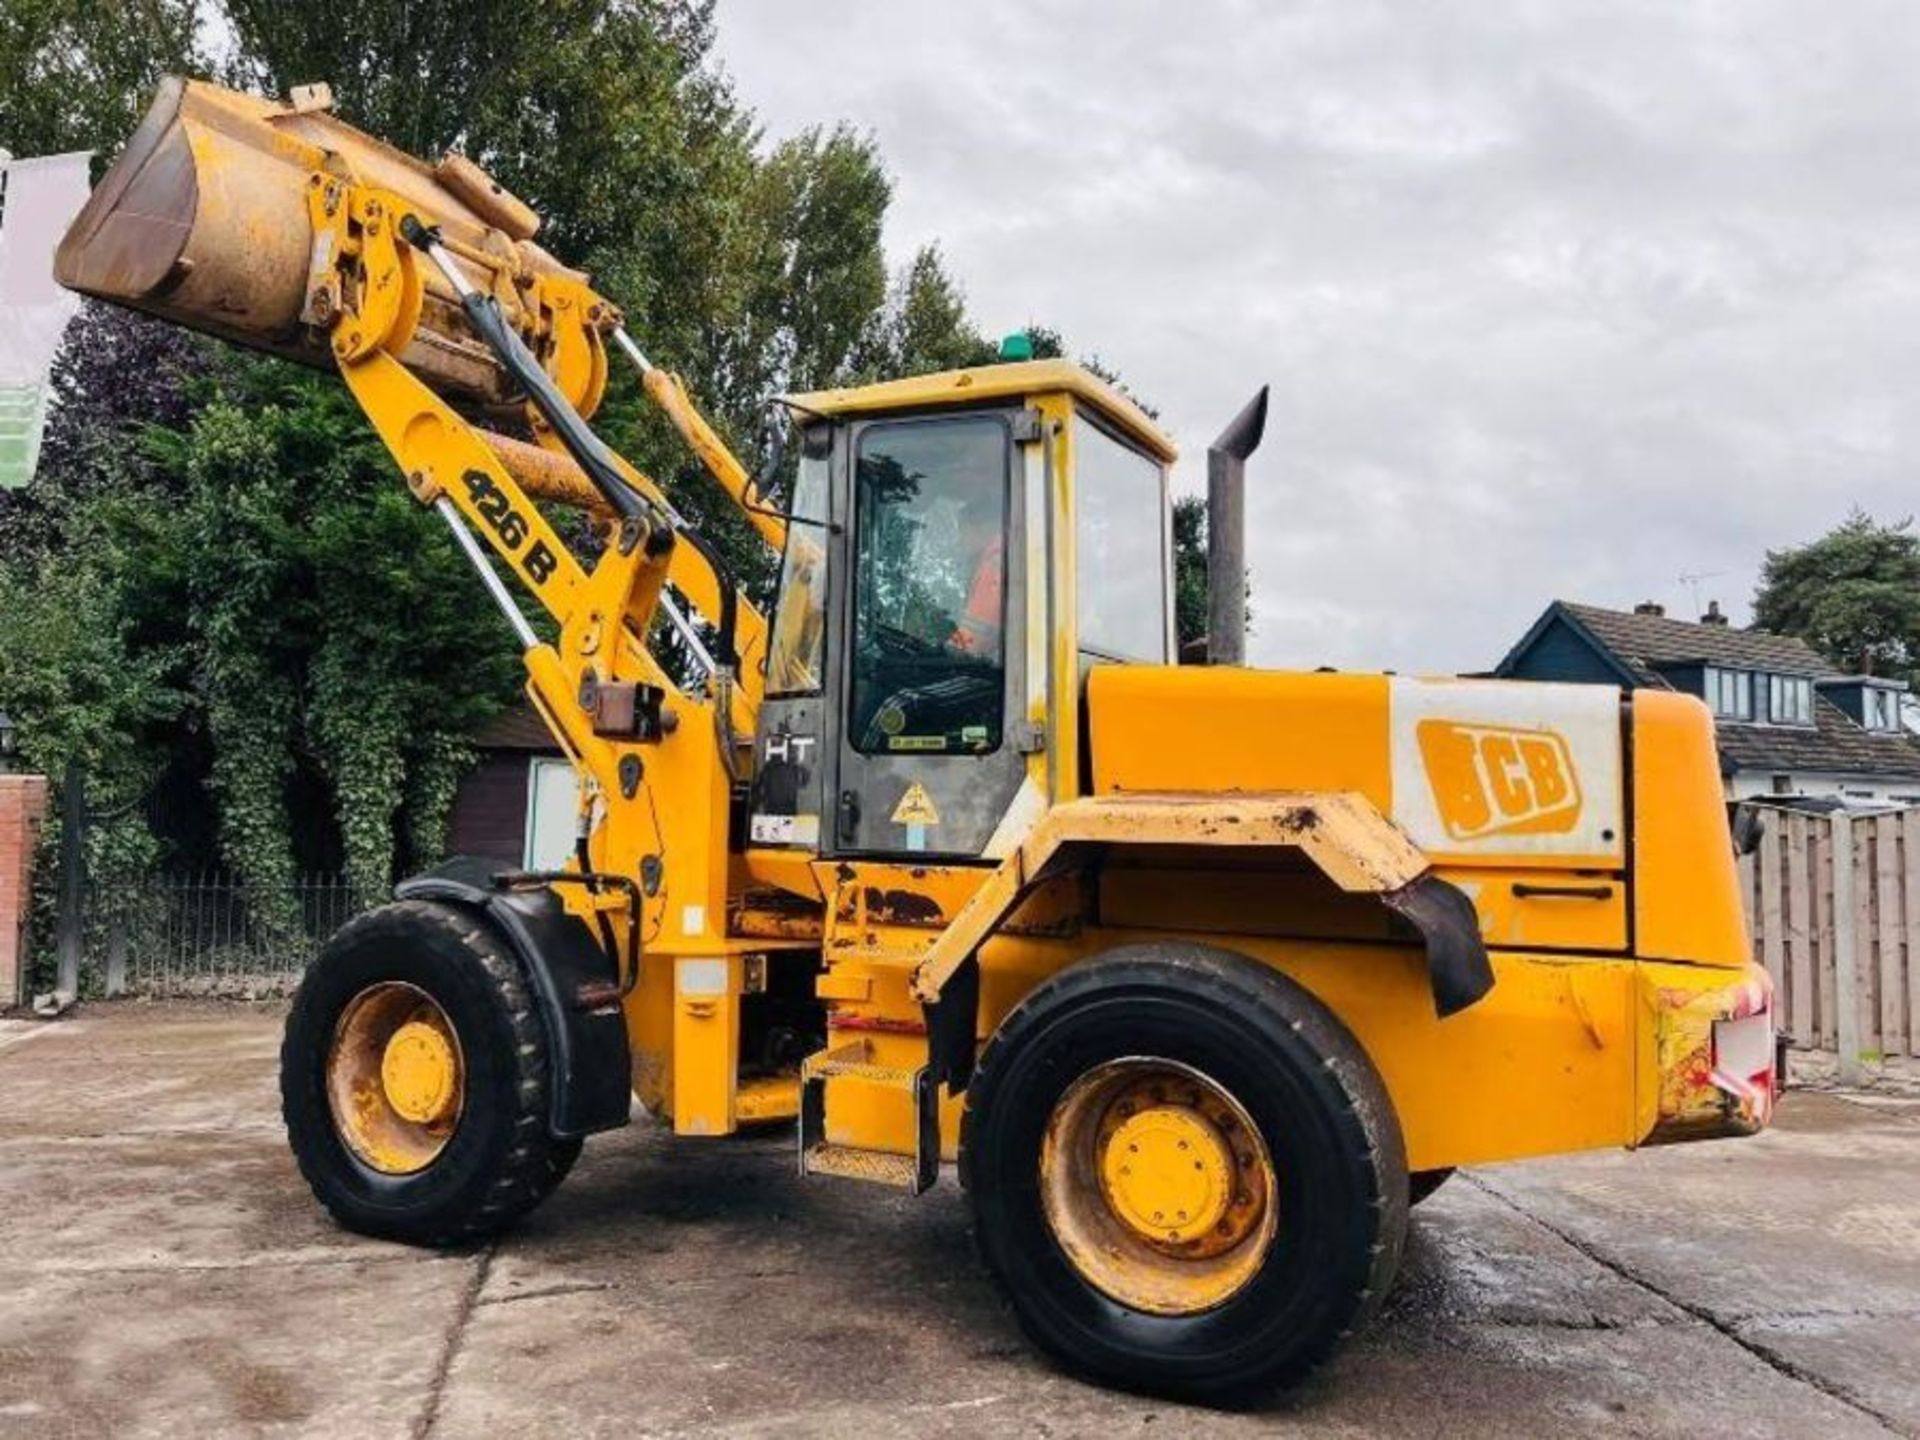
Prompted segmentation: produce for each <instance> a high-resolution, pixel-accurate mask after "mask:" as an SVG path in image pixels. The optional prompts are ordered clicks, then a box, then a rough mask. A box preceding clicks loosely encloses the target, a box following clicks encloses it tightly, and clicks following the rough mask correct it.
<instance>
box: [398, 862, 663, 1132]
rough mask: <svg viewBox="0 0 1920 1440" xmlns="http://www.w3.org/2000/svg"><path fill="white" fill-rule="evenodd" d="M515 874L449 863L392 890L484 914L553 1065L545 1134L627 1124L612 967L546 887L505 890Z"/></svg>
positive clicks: (622, 1033)
mask: <svg viewBox="0 0 1920 1440" xmlns="http://www.w3.org/2000/svg"><path fill="white" fill-rule="evenodd" d="M511 873H512V872H511V871H510V870H508V869H507V868H506V867H503V866H501V865H499V864H497V863H496V862H494V861H491V860H480V859H476V858H474V857H472V856H466V855H462V856H456V857H455V858H453V859H451V860H448V861H445V862H443V863H442V864H440V865H436V866H435V867H434V868H433V869H431V870H429V871H427V872H426V873H424V874H421V875H415V876H413V877H412V878H410V879H407V880H403V881H401V882H400V884H398V885H397V886H395V887H394V892H393V893H394V895H395V896H396V897H397V898H399V899H401V900H439V901H442V902H447V903H451V904H455V905H462V906H466V907H467V908H469V909H472V910H475V911H478V912H479V913H480V914H481V915H482V916H484V917H485V919H486V921H487V923H488V924H490V925H491V926H492V927H493V929H494V931H495V933H497V934H498V935H499V936H500V938H501V939H502V940H504V941H506V943H507V946H508V948H510V949H511V950H512V951H513V953H514V955H515V956H517V957H518V959H519V961H520V965H521V968H522V969H523V970H524V971H525V972H526V976H527V981H528V984H529V985H530V986H531V987H532V989H533V995H534V1003H535V1004H536V1005H537V1006H538V1007H539V1010H540V1018H541V1020H542V1021H543V1022H544V1023H545V1025H546V1028H547V1042H548V1045H549V1046H550V1047H551V1051H552V1061H553V1077H552V1091H553V1094H552V1109H551V1112H550V1115H549V1118H548V1121H547V1125H548V1128H549V1129H550V1130H551V1131H552V1132H553V1133H554V1134H555V1135H556V1136H559V1137H560V1138H562V1139H571V1138H573V1137H575V1136H579V1135H591V1134H593V1133H594V1132H595V1131H597V1130H612V1129H615V1128H617V1127H619V1126H621V1125H624V1124H626V1123H627V1119H628V1115H629V1112H630V1110H631V1108H632V1091H633V1080H632V1070H631V1064H632V1061H631V1057H630V1055H629V1053H628V1049H627V1023H626V1017H625V1016H624V1015H623V1014H622V1013H621V1010H620V998H619V997H620V973H619V968H618V963H617V962H616V961H615V960H614V958H613V957H611V956H609V955H608V954H607V952H606V951H605V950H604V949H602V948H601V946H600V945H599V943H598V942H597V941H595V940H594V938H593V932H592V931H590V930H588V929H587V927H586V925H585V924H583V923H582V922H581V921H580V920H579V919H578V917H576V916H573V915H570V914H568V913H567V911H566V909H565V907H564V906H562V905H561V903H560V898H559V896H557V895H555V894H554V893H553V891H552V890H551V889H548V888H547V887H545V886H540V887H538V888H508V887H507V886H505V885H503V884H501V883H500V880H499V877H501V876H503V875H507V874H511Z"/></svg>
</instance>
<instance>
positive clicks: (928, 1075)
mask: <svg viewBox="0 0 1920 1440" xmlns="http://www.w3.org/2000/svg"><path fill="white" fill-rule="evenodd" d="M835 1081H852V1082H855V1083H857V1084H864V1085H879V1086H884V1087H886V1088H888V1089H892V1090H897V1091H899V1092H900V1094H901V1095H902V1096H904V1097H905V1098H906V1099H907V1100H908V1101H909V1102H910V1103H911V1104H912V1105H913V1107H914V1115H915V1119H916V1123H915V1125H914V1137H915V1146H914V1153H913V1154H912V1155H898V1154H895V1153H894V1152H892V1151H890V1150H863V1149H860V1148H859V1147H857V1146H853V1145H836V1144H833V1143H832V1142H830V1141H829V1140H828V1139H827V1138H826V1134H827V1087H828V1086H829V1085H830V1084H832V1083H834V1082H835ZM938 1097H939V1086H938V1085H937V1084H936V1082H935V1081H934V1078H933V1073H932V1072H931V1071H930V1070H929V1069H928V1068H927V1067H926V1066H924V1065H922V1066H920V1067H919V1068H918V1069H912V1070H909V1069H906V1068H903V1067H901V1066H897V1065H887V1064H884V1063H882V1062H881V1061H879V1060H878V1059H876V1058H875V1056H874V1052H873V1044H872V1042H871V1041H869V1040H855V1041H853V1042H851V1043H849V1044H846V1045H840V1046H837V1047H835V1048H833V1049H829V1050H821V1051H819V1052H817V1053H815V1054H813V1055H809V1056H808V1057H807V1059H806V1061H805V1062H804V1063H803V1064H802V1065H801V1067H800V1173H801V1174H802V1175H837V1176H839V1177H840V1178H841V1179H844V1180H865V1181H867V1182H869V1183H870V1184H875V1185H889V1186H892V1187H893V1188H895V1189H899V1190H905V1191H907V1192H908V1193H909V1194H913V1195H918V1194H921V1193H922V1192H924V1191H926V1190H930V1189H932V1188H933V1185H934V1182H935V1181H937V1180H938V1179H939V1178H940V1105H939V1098H938Z"/></svg>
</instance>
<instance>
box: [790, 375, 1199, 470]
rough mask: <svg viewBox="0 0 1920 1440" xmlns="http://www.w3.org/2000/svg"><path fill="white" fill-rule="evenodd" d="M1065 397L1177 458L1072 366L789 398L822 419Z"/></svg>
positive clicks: (1105, 387)
mask: <svg viewBox="0 0 1920 1440" xmlns="http://www.w3.org/2000/svg"><path fill="white" fill-rule="evenodd" d="M1061 392H1065V393H1066V394H1068V395H1071V396H1073V398H1074V400H1075V401H1077V402H1078V403H1080V404H1083V405H1086V406H1087V407H1088V408H1089V409H1092V410H1095V411H1098V412H1099V414H1100V415H1101V417H1102V418H1103V419H1105V420H1107V421H1108V422H1109V423H1111V424H1113V425H1116V426H1118V427H1119V428H1120V429H1121V430H1122V431H1124V432H1125V433H1126V435H1127V436H1128V438H1129V439H1131V440H1133V441H1134V442H1135V443H1137V444H1139V445H1140V446H1142V447H1143V448H1145V449H1146V450H1147V451H1148V453H1150V454H1151V455H1153V456H1154V457H1155V458H1156V459H1158V460H1160V461H1162V462H1163V463H1166V464H1171V463H1173V461H1174V460H1175V459H1177V458H1178V456H1179V451H1178V450H1177V449H1175V447H1174V443H1173V439H1172V437H1171V436H1169V435H1168V434H1167V433H1166V431H1164V430H1162V429H1161V428H1160V427H1159V426H1158V425H1156V424H1154V423H1153V420H1152V419H1151V417H1149V416H1148V414H1147V412H1146V411H1144V410H1142V409H1141V408H1140V407H1139V406H1138V405H1136V404H1135V403H1134V402H1133V401H1131V400H1129V399H1128V398H1127V397H1126V396H1125V395H1122V394H1121V393H1120V392H1119V391H1118V390H1116V389H1114V387H1113V386H1111V385H1109V384H1108V383H1107V382H1106V381H1104V380H1102V379H1101V378H1100V377H1099V376H1098V375H1095V374H1094V373H1093V372H1092V371H1091V370H1088V369H1086V368H1084V367H1083V366H1079V365H1076V364H1074V363H1073V362H1072V361H1071V360H1017V361H1012V362H1010V363H1007V364H1003V365H977V366H974V367H972V368H971V369H967V370H942V371H940V372H939V373H938V374H935V375H911V376H908V377H907V378H905V379H903V380H883V381H881V382H880V383H879V384H877V385H850V386H845V387H842V388H840V389H835V390H814V391H810V392H808V393H806V394H803V395H790V396H788V397H787V398H788V399H789V400H791V401H792V402H793V403H794V404H795V405H796V406H802V407H804V408H805V409H808V410H817V411H819V412H820V413H821V414H822V415H833V416H842V415H865V414H871V413H873V412H875V411H880V410H917V409H921V408H924V407H927V406H935V405H971V404H976V403H978V402H980V401H983V400H1018V399H1024V398H1026V397H1029V396H1038V395H1044V394H1059V393H1061Z"/></svg>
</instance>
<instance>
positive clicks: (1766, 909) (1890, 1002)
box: [1740, 809, 1920, 1055]
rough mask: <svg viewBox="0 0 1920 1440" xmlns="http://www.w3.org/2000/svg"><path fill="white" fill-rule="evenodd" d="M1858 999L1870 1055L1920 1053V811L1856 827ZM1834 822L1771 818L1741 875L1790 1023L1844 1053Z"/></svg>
mask: <svg viewBox="0 0 1920 1440" xmlns="http://www.w3.org/2000/svg"><path fill="white" fill-rule="evenodd" d="M1852 824H1853V867H1854V868H1853V920H1854V936H1855V942H1854V943H1855V949H1856V951H1857V953H1856V955H1855V957H1854V965H1855V970H1854V977H1855V979H1854V987H1853V988H1854V995H1855V997H1856V1002H1857V1003H1858V1005H1859V1008H1860V1016H1859V1018H1860V1027H1859V1034H1860V1047H1861V1049H1862V1050H1863V1051H1866V1052H1869V1053H1872V1052H1879V1053H1881V1054H1886V1055H1920V809H1912V810H1904V811H1900V812H1897V813H1890V814H1884V815H1874V816H1862V817H1860V818H1858V819H1855V820H1854V821H1853V822H1852ZM1833 856H1834V843H1833V821H1832V820H1831V818H1829V817H1828V816H1824V815H1808V814H1803V813H1801V812H1799V811H1793V810H1767V811H1765V812H1763V819H1762V825H1761V831H1760V841H1759V844H1758V846H1757V847H1756V848H1755V850H1754V853H1753V854H1752V855H1750V856H1747V857H1745V858H1744V859H1743V860H1742V862H1741V869H1740V882H1741V883H1740V893H1741V895H1742V897H1743V899H1744V901H1745V903H1746V907H1747V921H1748V924H1749V926H1750V927H1751V928H1752V932H1753V950H1754V958H1755V959H1756V960H1758V961H1759V962H1760V964H1761V965H1763V966H1764V967H1765V968H1766V970H1767V973H1768V974H1769V975H1771V976H1773V980H1774V993H1775V998H1776V1003H1777V1007H1778V1009H1777V1013H1778V1015H1779V1021H1780V1025H1781V1027H1782V1028H1783V1029H1785V1030H1786V1031H1787V1032H1788V1033H1789V1034H1790V1035H1792V1036H1793V1037H1794V1039H1795V1040H1797V1041H1798V1042H1799V1043H1800V1044H1803V1045H1813V1046H1817V1047H1819V1048H1821V1049H1825V1050H1831V1049H1833V1048H1835V1046H1836V1045H1837V1043H1838V1040H1839V1034H1838V1031H1839V1024H1838V1020H1839V1016H1838V1013H1837V1010H1836V1007H1835V1000H1834V993H1835V971H1834V965H1835V954H1834V948H1835V947H1834V923H1833V920H1834V916H1833V904H1834V899H1833V897H1834V875H1833Z"/></svg>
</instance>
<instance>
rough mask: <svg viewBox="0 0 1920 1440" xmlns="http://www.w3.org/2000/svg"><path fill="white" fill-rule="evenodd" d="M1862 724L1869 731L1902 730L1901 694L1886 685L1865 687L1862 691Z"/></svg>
mask: <svg viewBox="0 0 1920 1440" xmlns="http://www.w3.org/2000/svg"><path fill="white" fill-rule="evenodd" d="M1860 717H1861V719H1860V723H1861V724H1863V725H1865V726H1866V727H1867V729H1869V730H1898V729H1899V728H1900V692H1899V691H1897V690H1890V689H1888V688H1887V687H1886V686H1884V685H1864V686H1862V687H1861V689H1860Z"/></svg>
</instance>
